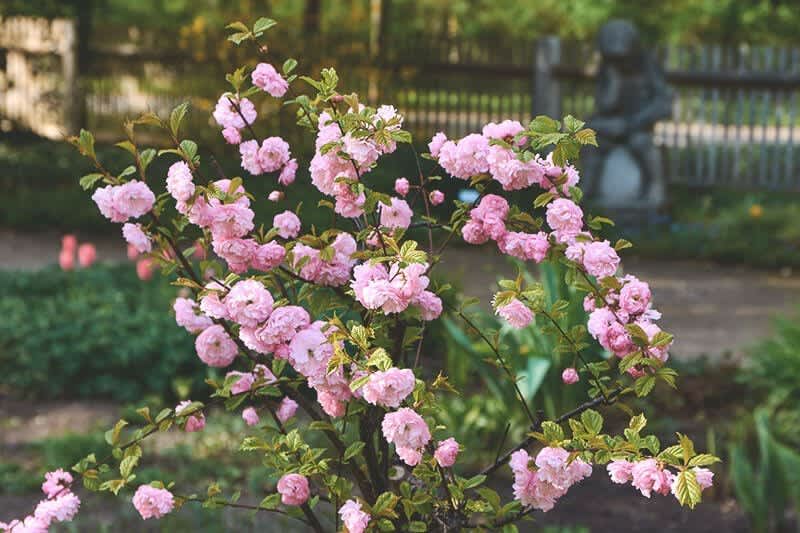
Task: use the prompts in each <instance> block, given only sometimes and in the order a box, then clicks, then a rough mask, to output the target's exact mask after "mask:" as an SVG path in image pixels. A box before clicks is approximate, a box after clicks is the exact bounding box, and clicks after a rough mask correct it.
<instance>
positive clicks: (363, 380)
mask: <svg viewBox="0 0 800 533" xmlns="http://www.w3.org/2000/svg"><path fill="white" fill-rule="evenodd" d="M370 377H371V375H370V374H367V375H366V376H361V377H360V378H358V379H354V380H353V381H351V382H350V390H351V391H353V392H355V391H357V390H358V389H360V388H361V387H363V386H364V385H366V384H367V382H368V381H369V379H370Z"/></svg>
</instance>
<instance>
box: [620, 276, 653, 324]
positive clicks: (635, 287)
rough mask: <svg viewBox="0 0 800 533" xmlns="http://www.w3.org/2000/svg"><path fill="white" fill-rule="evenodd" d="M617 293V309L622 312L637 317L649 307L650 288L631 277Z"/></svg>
mask: <svg viewBox="0 0 800 533" xmlns="http://www.w3.org/2000/svg"><path fill="white" fill-rule="evenodd" d="M631 278H632V279H630V280H628V281H627V282H626V283H625V285H623V287H622V289H621V290H620V291H619V307H620V309H622V310H623V311H625V312H627V313H629V314H631V315H638V314H640V313H643V312H644V311H645V310H646V309H647V307H648V306H649V305H650V286H649V285H648V284H647V283H645V282H644V281H639V280H638V279H636V278H634V277H632V276H631Z"/></svg>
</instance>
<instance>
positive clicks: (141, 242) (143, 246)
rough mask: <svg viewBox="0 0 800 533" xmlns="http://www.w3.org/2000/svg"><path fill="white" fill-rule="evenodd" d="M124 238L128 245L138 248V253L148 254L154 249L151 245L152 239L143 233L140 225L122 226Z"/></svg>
mask: <svg viewBox="0 0 800 533" xmlns="http://www.w3.org/2000/svg"><path fill="white" fill-rule="evenodd" d="M122 236H123V237H124V238H125V240H126V241H127V242H128V244H130V245H131V246H133V247H134V248H136V251H138V252H139V253H142V254H146V253H149V252H150V251H151V250H152V249H153V245H152V244H151V243H150V237H148V236H147V234H146V233H145V232H144V231H142V226H141V225H140V224H131V223H130V222H126V223H125V224H123V226H122Z"/></svg>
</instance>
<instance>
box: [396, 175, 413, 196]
mask: <svg viewBox="0 0 800 533" xmlns="http://www.w3.org/2000/svg"><path fill="white" fill-rule="evenodd" d="M409 188H410V185H409V183H408V180H407V179H406V178H397V179H396V180H394V192H396V193H397V194H399V195H400V196H405V195H407V194H408V190H409Z"/></svg>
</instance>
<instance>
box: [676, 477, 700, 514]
mask: <svg viewBox="0 0 800 533" xmlns="http://www.w3.org/2000/svg"><path fill="white" fill-rule="evenodd" d="M675 489H676V490H675V493H676V494H675V495H676V496H677V497H678V501H679V502H680V504H681V505H688V506H689V508H690V509H694V506H695V505H697V504H698V503H700V499H701V493H702V489H701V488H700V484H699V483H698V482H697V476H695V474H694V471H692V470H684V471H683V472H681V473H679V474H678V479H677V481H676V484H675Z"/></svg>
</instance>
